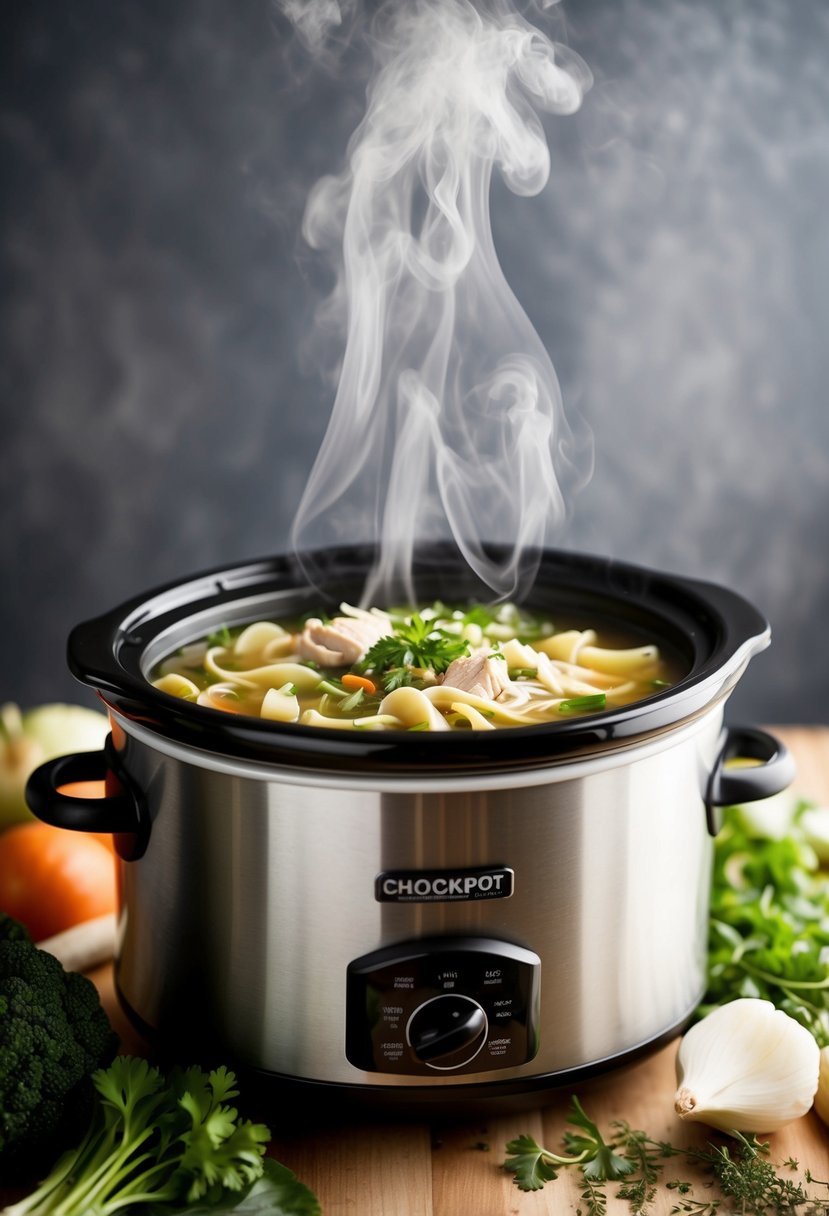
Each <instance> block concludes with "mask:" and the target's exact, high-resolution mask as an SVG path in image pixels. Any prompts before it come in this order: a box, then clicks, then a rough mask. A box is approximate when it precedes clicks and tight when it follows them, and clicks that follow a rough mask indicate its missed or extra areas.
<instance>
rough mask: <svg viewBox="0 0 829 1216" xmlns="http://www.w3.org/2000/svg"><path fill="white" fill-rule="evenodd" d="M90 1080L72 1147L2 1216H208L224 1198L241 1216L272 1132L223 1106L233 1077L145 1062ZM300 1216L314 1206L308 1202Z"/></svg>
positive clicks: (121, 1059) (118, 1062) (121, 1060)
mask: <svg viewBox="0 0 829 1216" xmlns="http://www.w3.org/2000/svg"><path fill="white" fill-rule="evenodd" d="M92 1081H93V1084H94V1086H95V1091H96V1102H95V1107H94V1110H93V1114H92V1119H91V1122H90V1124H89V1127H88V1129H87V1131H86V1134H85V1135H84V1137H83V1139H82V1140H81V1142H80V1144H79V1145H78V1146H77V1148H75V1149H72V1150H70V1151H69V1152H68V1153H65V1154H64V1156H63V1157H61V1158H59V1160H58V1162H57V1163H56V1165H55V1167H54V1168H53V1170H52V1172H51V1174H50V1175H49V1177H48V1178H46V1180H45V1181H44V1182H43V1183H41V1185H40V1186H39V1187H38V1188H37V1190H35V1191H34V1192H33V1193H32V1194H31V1195H29V1196H28V1198H26V1199H24V1200H22V1201H21V1202H20V1203H17V1204H14V1205H12V1206H11V1207H9V1208H7V1209H6V1211H5V1213H4V1216H89V1214H90V1213H94V1214H95V1216H113V1214H114V1213H116V1212H120V1211H124V1210H127V1209H130V1208H136V1209H139V1210H140V1211H141V1213H142V1214H144V1213H146V1212H147V1211H148V1207H149V1205H154V1206H153V1207H152V1208H151V1209H150V1210H151V1211H153V1212H156V1211H158V1212H166V1211H168V1210H169V1211H177V1212H185V1211H188V1210H192V1208H193V1205H195V1209H196V1210H197V1211H199V1210H205V1211H207V1210H209V1211H213V1210H215V1209H216V1207H217V1206H219V1208H220V1210H221V1206H222V1204H224V1205H225V1206H227V1203H226V1201H227V1200H229V1199H234V1200H235V1205H234V1204H231V1205H230V1206H231V1207H234V1206H235V1208H236V1210H240V1211H244V1210H245V1208H244V1207H243V1205H242V1204H241V1203H240V1202H239V1200H240V1199H241V1198H242V1197H243V1196H244V1198H245V1199H249V1198H251V1194H252V1188H253V1187H254V1185H255V1184H256V1183H257V1182H259V1180H260V1179H262V1177H263V1171H264V1167H263V1160H262V1159H263V1156H264V1153H265V1146H266V1144H267V1141H268V1140H269V1139H270V1132H269V1131H268V1128H267V1127H265V1126H264V1125H262V1124H261V1123H251V1122H250V1121H248V1120H241V1119H240V1118H239V1116H238V1112H237V1111H236V1109H235V1107H233V1106H230V1105H228V1103H229V1100H230V1099H232V1098H234V1097H236V1096H237V1093H238V1091H237V1090H236V1088H235V1086H236V1078H235V1076H234V1074H233V1073H232V1072H228V1070H227V1069H225V1068H217V1069H215V1070H214V1071H212V1072H210V1073H205V1072H203V1071H202V1070H201V1069H200V1068H195V1067H194V1068H187V1069H174V1070H173V1071H172V1072H171V1073H170V1075H169V1077H168V1078H165V1077H164V1076H163V1075H162V1073H161V1072H159V1070H158V1069H156V1068H153V1067H152V1066H151V1065H149V1064H148V1063H147V1061H146V1060H140V1059H134V1058H132V1057H129V1056H118V1057H116V1059H115V1060H114V1061H113V1063H112V1064H111V1065H110V1066H109V1068H107V1069H105V1070H99V1071H97V1072H96V1073H94V1074H93V1077H92ZM285 1183H286V1179H285V1178H284V1177H283V1176H282V1175H279V1176H278V1177H274V1176H273V1174H271V1175H270V1176H269V1186H271V1189H273V1186H275V1185H279V1186H282V1187H283V1189H284V1185H285ZM286 1193H287V1192H286ZM247 1210H248V1211H253V1212H255V1211H256V1210H257V1209H256V1207H249V1208H248V1209H247ZM259 1210H261V1211H265V1210H276V1211H279V1209H278V1208H274V1207H273V1205H272V1207H271V1208H270V1209H267V1208H265V1207H260V1209H259ZM283 1210H284V1211H285V1212H290V1211H291V1210H292V1209H291V1208H285V1207H284V1206H283ZM293 1211H295V1212H302V1211H303V1208H301V1207H294V1209H293ZM304 1211H306V1212H309V1213H310V1212H313V1211H314V1208H313V1206H311V1207H308V1205H307V1203H306V1206H305V1209H304Z"/></svg>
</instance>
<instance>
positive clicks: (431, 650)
mask: <svg viewBox="0 0 829 1216" xmlns="http://www.w3.org/2000/svg"><path fill="white" fill-rule="evenodd" d="M466 654H469V642H468V641H467V640H466V638H459V637H458V636H457V635H456V634H452V633H449V632H448V631H447V630H446V629H441V628H439V627H438V626H436V625H435V624H434V622H433V621H424V619H423V617H422V616H420V614H419V613H417V612H416V613H415V614H414V615H413V616H412V618H411V620H410V622H409V623H408V624H405V623H404V624H400V625H396V626H395V630H394V633H392V634H389V636H388V637H385V638H380V640H379V641H378V642H375V643H374V645H373V646H372V647H371V649H370V650H369V651H368V652H367V654H366V656H365V658H364V659H363V661H362V663H361V664H360V667H361V669H362V670H363V671H389V669H390V668H391V669H392V670H393V671H395V672H397V671H398V670H399V669H400V668H402V669H403V670H404V671H405V670H406V669H407V668H411V667H419V668H424V669H427V670H431V671H434V672H435V673H436V674H438V673H440V672H442V671H446V668H447V667H448V666H449V664H450V663H452V662H454V660H455V659H459V658H460V657H461V656H462V655H466ZM389 674H390V675H391V672H389ZM394 681H395V682H394V683H393V684H391V685H389V684H387V683H386V681H385V680H384V681H383V684H384V687H385V688H386V691H390V688H392V687H393V688H399V687H400V685H401V684H402V683H407V682H411V681H410V680H409V681H406V680H404V679H403V677H400V676H397V675H395V676H394Z"/></svg>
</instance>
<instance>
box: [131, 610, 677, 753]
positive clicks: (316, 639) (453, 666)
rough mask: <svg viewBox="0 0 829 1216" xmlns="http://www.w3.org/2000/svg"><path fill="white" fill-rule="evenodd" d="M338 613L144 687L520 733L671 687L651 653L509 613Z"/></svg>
mask: <svg viewBox="0 0 829 1216" xmlns="http://www.w3.org/2000/svg"><path fill="white" fill-rule="evenodd" d="M340 612H341V614H342V615H340V616H337V617H334V618H333V619H329V618H322V617H309V618H306V619H304V620H303V621H301V622H298V623H296V624H295V625H294V626H293V627H292V626H291V625H290V624H289V623H282V624H280V623H277V622H275V621H267V620H261V621H255V622H254V623H253V624H250V625H247V626H245V627H242V628H240V629H237V630H229V629H226V628H225V629H222V630H220V631H219V633H218V634H214V635H211V636H210V637H207V638H204V639H202V640H200V641H198V642H194V643H192V644H190V645H188V646H185V647H183V648H182V649H181V650H179V651H178V652H177V653H176V654H174V655H171V656H169V657H168V658H166V659H164V660H163V661H162V662H161V663H160V664H159V665H158V666H157V667H156V668H155V670H154V671H153V673H152V677H151V678H152V682H153V684H154V686H155V687H156V688H158V689H160V690H161V691H162V692H166V693H169V694H170V695H172V696H175V697H181V698H183V699H184V700H186V701H192V702H195V703H196V704H197V705H201V706H206V707H207V708H210V709H215V710H222V711H224V712H229V713H236V714H250V715H253V716H256V717H261V718H265V719H269V720H271V721H276V722H295V723H299V724H300V725H303V726H319V727H327V728H329V729H335V730H352V731H353V730H432V731H434V730H437V731H446V730H469V729H472V730H494V729H496V728H498V727H515V726H531V725H536V724H539V723H544V722H550V721H556V720H560V719H562V718H565V717H568V716H572V715H584V714H589V713H598V712H601V711H603V710H605V709H611V708H614V707H616V706H621V705H626V704H629V703H631V702H633V701H637V700H641V699H642V698H643V697H647V696H653V695H655V694H656V693H658V692H659V691H661V690H662V689H664V688H665V687H667V686H669V684H670V683H671V673H670V669H669V665H668V664H667V663H666V661H665V660H664V659H663V658H662V657H661V655H660V652H659V649H658V647H657V646H655V645H652V644H648V645H638V646H637V645H634V646H626V647H612V646H608V645H602V644H600V639H599V636H598V634H597V633H596V631H595V630H593V629H564V630H562V631H560V632H556V630H555V629H554V627H553V625H552V623H551V622H550V621H548V620H545V619H544V618H543V617H541V616H537V615H532V614H530V613H528V612H525V611H524V610H522V609H519V608H517V607H516V606H515V605H513V604H502V605H499V606H497V607H495V608H488V607H484V606H482V605H473V606H472V607H466V608H463V607H447V606H446V605H444V604H441V603H436V604H432V605H430V606H428V607H424V608H421V609H420V610H418V611H412V610H402V609H401V610H389V611H388V612H385V611H381V610H380V609H376V608H375V609H371V610H368V611H367V610H364V609H360V608H354V607H352V606H351V605H349V604H342V605H341V606H340Z"/></svg>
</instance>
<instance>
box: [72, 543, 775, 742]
mask: <svg viewBox="0 0 829 1216" xmlns="http://www.w3.org/2000/svg"><path fill="white" fill-rule="evenodd" d="M343 553H344V554H345V558H346V559H349V560H351V561H354V560H356V557H357V555H358V554H359V553H361V551H360V550H359V549H357V548H356V547H355V548H349V549H347V550H344V551H343ZM295 565H296V563H295V562H294V561H293V560H292V559H288V558H285V557H282V556H277V557H273V558H267V559H259V560H257V561H253V562H245V563H240V564H238V565H236V566H232V567H222V568H219V569H215V570H212V571H207V572H205V573H204V574H202V575H196V576H193V577H191V578H188V579H185V580H179V581H178V582H175V583H171V584H168V585H167V586H166V587H163V588H160V589H158V590H157V591H154V592H153V591H151V592H149V593H147V594H145V595H143V596H137V597H134V598H133V599H132V600H129V601H127V602H126V603H124V604H122V605H120V606H118V607H116V608H114V609H112V610H110V611H109V612H107V613H105V614H103V615H102V616H100V617H97V618H94V619H92V620H90V621H86V622H83V623H82V624H80V625H78V626H76V627H75V629H73V631H72V633H71V634H70V637H69V644H68V662H69V667H70V670H71V671H72V672H73V674H74V675H75V676H76V678H78V679H79V680H80V681H81V682H83V683H85V684H87V685H91V686H92V687H94V688H96V689H98V690H99V691H100V692H101V693H103V694H105V695H106V696H108V697H109V699H110V700H112V701H113V702H114V703H115V704H117V705H118V707H119V708H121V709H122V711H123V712H126V713H132V714H139V715H146V714H147V712H148V711H149V714H150V716H151V718H152V719H153V720H156V721H157V722H158V726H159V728H160V729H162V730H164V729H171V730H174V731H176V732H180V731H182V730H183V731H185V732H189V733H191V734H192V735H193V736H198V737H201V738H210V737H212V738H213V739H214V745H215V747H216V748H217V749H218V750H225V749H227V747H228V745H230V746H231V750H232V751H234V752H236V751H238V750H239V748H240V747H241V748H242V749H245V748H246V747H252V748H254V749H255V750H257V751H260V750H261V749H262V748H263V747H268V748H270V749H272V750H273V752H274V754H275V758H277V753H278V752H279V751H281V750H283V749H285V750H291V751H293V750H296V749H297V748H298V749H299V750H301V751H303V752H306V753H313V752H321V751H324V752H326V753H328V754H331V753H332V752H333V753H339V754H342V755H344V756H348V755H354V756H356V754H358V753H360V754H363V755H364V756H365V755H366V754H367V753H368V754H370V753H374V754H378V755H379V754H380V753H381V752H383V751H388V750H389V749H392V750H399V749H401V748H402V747H403V746H405V747H406V749H407V751H408V752H412V751H414V750H417V752H418V754H420V755H423V757H424V759H426V758H427V757H432V758H433V759H434V761H435V762H437V758H438V756H442V757H443V756H445V757H447V758H448V756H449V755H453V754H458V758H460V755H462V754H463V753H465V752H468V751H469V750H470V745H471V743H472V740H471V739H470V733H469V732H447V733H446V734H443V733H439V734H427V733H425V732H424V733H421V734H419V735H418V736H417V745H416V747H413V742H414V737H413V736H412V735H411V734H410V733H409V732H405V731H402V732H401V731H384V732H382V737H381V732H361V733H360V734H359V736H357V737H356V738H355V737H354V736H353V735H351V734H347V735H344V734H343V732H340V731H333V730H325V729H324V728H319V727H302V726H299V725H298V724H293V723H291V724H287V725H284V724H279V723H272V722H265V721H261V720H259V719H256V718H245V719H244V720H243V719H242V718H241V717H237V716H230V715H226V714H222V713H221V712H220V711H218V710H211V709H208V708H206V707H201V706H195V705H192V704H190V703H182V702H180V701H177V700H176V699H175V698H172V697H170V696H169V695H168V694H165V693H162V692H160V691H159V690H158V689H155V688H153V686H152V685H151V684H150V683H149V682H148V681H147V680H146V678H145V676H144V674H143V671H142V665H141V656H142V655H143V653H144V652H145V651H146V649H147V647H148V646H149V645H150V644H151V642H152V640H153V639H154V638H155V637H157V636H159V635H160V634H162V633H163V632H164V631H165V630H166V629H167V628H171V627H172V625H173V624H174V623H175V622H176V621H177V620H179V621H180V620H186V619H187V618H189V617H191V616H193V615H195V614H196V612H199V613H200V614H201V613H203V612H205V611H208V610H210V609H209V608H208V604H211V605H212V606H213V607H215V608H216V609H217V610H218V609H220V608H221V607H222V606H223V605H227V604H230V603H236V602H238V601H239V600H241V599H244V598H245V597H246V596H247V597H250V596H251V594H252V593H253V592H254V591H260V592H261V591H262V590H263V589H264V588H266V587H267V588H270V589H272V590H273V591H274V593H276V592H277V591H291V590H293V591H297V592H301V591H305V590H306V588H304V587H293V586H290V585H289V586H288V587H286V586H285V585H284V583H283V582H282V581H281V580H284V579H285V578H290V579H293V577H294V576H295ZM557 569H566V570H567V571H568V572H569V574H570V577H571V578H573V577H574V573H575V580H576V584H577V588H578V589H579V590H581V582H583V581H584V580H587V581H588V582H590V585H591V587H592V589H593V590H594V591H595V589H596V580H598V583H599V588H598V589H599V591H600V592H601V593H602V594H603V595H611V596H612V598H613V602H614V604H624V605H625V607H626V608H627V609H630V608H631V607H633V608H634V609H636V610H644V611H645V612H646V613H649V614H650V615H651V616H652V617H653V618H654V619H657V618H659V617H660V614H665V613H667V614H668V615H667V617H666V618H665V619H667V620H668V621H669V623H670V625H671V626H672V627H673V628H674V629H676V628H679V629H681V630H682V631H683V636H684V638H685V639H686V641H687V643H688V645H689V647H690V648H691V650H692V651H693V659H692V661H691V665H690V670H689V671H688V673H687V675H686V676H684V677H683V678H682V679H680V680H679V681H678V682H677V683H676V684H675V685H673V686H672V687H671V688H670V689H667V690H665V691H664V692H661V693H657V694H654V695H653V696H651V697H648V698H647V699H646V700H644V701H641V702H637V703H634V704H632V705H628V706H624V707H622V708H620V709H611V710H606V711H602V712H600V713H597V714H591V715H589V716H588V715H586V716H585V717H583V718H573V719H568V720H566V721H562V722H551V723H544V724H539V725H535V726H526V727H513V728H511V729H510V730H506V731H498V732H487V744H488V747H487V751H493V752H495V753H497V754H498V755H499V756H502V757H505V756H506V755H508V754H516V753H517V752H519V751H521V752H524V751H529V750H533V749H534V746H535V747H538V745H542V747H543V749H544V751H545V752H546V753H547V754H550V750H551V745H552V746H553V750H555V751H556V752H557V751H559V750H561V751H569V750H571V749H577V748H580V747H584V746H594V747H600V746H602V745H603V743H604V745H607V743H608V742H609V741H610V740H613V739H619V738H623V737H624V738H630V737H635V736H636V735H637V734H645V733H647V732H649V731H650V730H653V729H654V728H656V729H661V728H662V727H664V726H665V725H669V724H670V723H671V722H678V721H681V720H682V719H683V717H684V716H685V708H684V705H685V702H689V701H693V703H694V704H695V705H699V703H700V700H702V701H706V700H711V701H713V700H714V699H716V697H717V695H718V693H719V691H720V690H721V689H723V688H726V689H727V690H730V687H731V686H732V685H733V683H734V682H735V680H736V678H737V676H738V675H739V673H740V671H741V670H742V668H743V667H744V666H745V664H746V663H747V662H748V659H749V658H750V657H751V654H753V653H754V652H755V651H757V650H759V649H762V648H763V647H764V646H765V645H767V644H768V640H769V636H770V630H769V626H768V623H767V622H766V621H765V619H764V618H763V617H762V615H761V614H760V613H759V612H758V611H757V609H755V608H754V607H753V606H752V605H751V604H749V603H748V601H746V600H744V599H743V598H742V597H741V596H739V595H738V594H737V593H735V592H732V591H730V590H728V589H727V588H723V587H720V586H719V585H718V584H714V583H706V582H702V581H700V580H696V579H689V578H685V577H684V576H680V575H670V574H663V573H661V572H654V571H648V570H645V569H644V568H642V567H636V566H632V565H631V564H629V563H624V562H619V561H615V560H614V559H599V558H596V557H594V556H592V555H585V554H579V553H575V554H574V553H568V552H566V551H558V550H548V551H546V552H545V563H544V564H543V566H542V571H543V574H544V575H545V576H546V577H545V578H543V579H541V582H542V585H543V584H544V583H547V582H548V581H549V576H550V575H551V573H554V571H555V570H557ZM364 572H365V571H364V569H363V573H364ZM591 580H592V581H591ZM608 583H611V584H613V585H612V587H610V588H608ZM623 583H624V584H626V585H625V586H622V585H621V584H623ZM193 588H197V589H198V593H197V594H195V595H194V594H193ZM185 592H186V594H184V593H185ZM169 598H174V599H175V601H176V604H175V606H174V608H172V609H169V608H168V611H167V612H162V613H160V614H159V613H158V612H156V613H155V614H153V610H152V609H153V605H156V606H157V605H159V601H168V600H169ZM206 601H207V603H206ZM677 618H682V619H680V620H679V624H677ZM620 619H621V617H620ZM148 626H151V628H150V631H149V633H148V632H147V628H148ZM474 733H475V732H472V734H473V735H474ZM369 739H370V743H371V746H369V745H368V744H367V740H369ZM477 745H478V741H477V740H476V741H475V746H477Z"/></svg>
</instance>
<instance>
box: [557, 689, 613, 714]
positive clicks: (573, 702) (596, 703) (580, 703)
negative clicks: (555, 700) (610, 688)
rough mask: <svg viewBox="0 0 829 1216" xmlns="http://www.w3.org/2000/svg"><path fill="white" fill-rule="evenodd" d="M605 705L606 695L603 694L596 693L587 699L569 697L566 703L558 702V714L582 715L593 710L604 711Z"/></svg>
mask: <svg viewBox="0 0 829 1216" xmlns="http://www.w3.org/2000/svg"><path fill="white" fill-rule="evenodd" d="M606 703H607V694H606V693H603V692H597V693H594V694H593V695H592V696H588V697H569V698H568V699H567V700H566V701H559V704H558V712H559V713H560V714H583V713H588V712H590V711H591V710H594V709H604V707H605V705H606Z"/></svg>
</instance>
